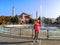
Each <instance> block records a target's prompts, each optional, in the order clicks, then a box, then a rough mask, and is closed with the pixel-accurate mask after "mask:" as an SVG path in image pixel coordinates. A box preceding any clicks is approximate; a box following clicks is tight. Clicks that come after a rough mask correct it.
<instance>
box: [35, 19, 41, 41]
mask: <svg viewBox="0 0 60 45" xmlns="http://www.w3.org/2000/svg"><path fill="white" fill-rule="evenodd" d="M40 26H41V22H40V20H36V21H35V24H34V31H35V35H34V40H35V41H36V42H37V40H38V35H39V31H40Z"/></svg>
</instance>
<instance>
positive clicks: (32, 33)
mask: <svg viewBox="0 0 60 45" xmlns="http://www.w3.org/2000/svg"><path fill="white" fill-rule="evenodd" d="M32 38H33V29H32Z"/></svg>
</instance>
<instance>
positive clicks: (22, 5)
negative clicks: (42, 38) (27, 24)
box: [0, 0, 60, 18]
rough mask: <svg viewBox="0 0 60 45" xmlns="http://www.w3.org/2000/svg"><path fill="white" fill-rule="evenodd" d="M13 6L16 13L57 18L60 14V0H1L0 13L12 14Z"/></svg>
mask: <svg viewBox="0 0 60 45" xmlns="http://www.w3.org/2000/svg"><path fill="white" fill-rule="evenodd" d="M12 6H14V8H15V15H16V14H18V15H20V14H21V13H22V12H26V13H28V14H31V15H32V16H33V17H36V11H38V16H44V17H49V18H56V17H58V16H59V15H60V0H0V15H3V16H4V15H5V16H6V15H7V16H11V15H12Z"/></svg>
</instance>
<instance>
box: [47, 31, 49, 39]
mask: <svg viewBox="0 0 60 45" xmlns="http://www.w3.org/2000/svg"><path fill="white" fill-rule="evenodd" d="M48 38H49V30H47V39H48Z"/></svg>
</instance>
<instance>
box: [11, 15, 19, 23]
mask: <svg viewBox="0 0 60 45" xmlns="http://www.w3.org/2000/svg"><path fill="white" fill-rule="evenodd" d="M10 22H11V23H13V24H15V23H16V24H17V23H18V22H19V20H18V16H17V15H16V16H15V17H12V18H11V19H10Z"/></svg>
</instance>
